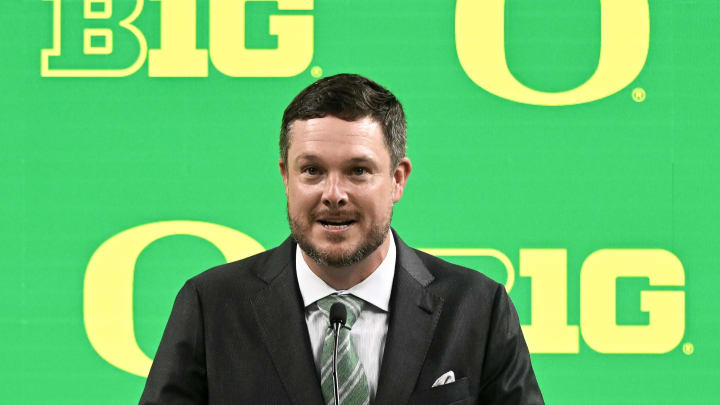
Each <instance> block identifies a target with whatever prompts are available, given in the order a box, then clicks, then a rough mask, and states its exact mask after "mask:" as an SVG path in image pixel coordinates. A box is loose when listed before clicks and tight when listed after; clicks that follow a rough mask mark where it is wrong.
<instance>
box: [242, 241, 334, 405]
mask: <svg viewBox="0 0 720 405" xmlns="http://www.w3.org/2000/svg"><path fill="white" fill-rule="evenodd" d="M294 258H295V246H294V243H293V242H292V241H291V239H289V238H288V240H286V241H285V243H283V244H282V245H280V246H279V247H278V248H277V249H275V252H274V253H273V255H272V256H271V257H270V259H269V260H268V262H267V264H265V265H263V268H262V269H258V276H259V277H260V278H262V279H263V280H265V282H266V283H268V286H267V287H266V288H265V289H263V290H261V291H260V292H259V293H258V294H257V295H256V296H255V297H253V298H252V299H251V302H252V306H253V309H254V311H255V315H256V318H257V322H258V324H259V326H260V330H261V331H262V333H263V337H264V341H265V345H266V346H267V349H268V352H269V353H270V357H271V358H272V361H273V363H274V364H275V368H276V370H277V373H278V375H279V376H280V380H281V381H282V383H283V385H284V386H285V389H286V391H287V393H288V395H289V396H290V400H291V401H292V403H293V404H296V405H304V404H322V403H323V397H322V392H321V390H320V380H319V378H318V376H317V371H316V368H315V360H314V359H313V356H312V350H311V349H310V338H309V336H308V331H307V324H306V323H305V313H304V310H303V304H302V299H301V297H300V292H299V290H298V287H297V281H296V277H295V264H294Z"/></svg>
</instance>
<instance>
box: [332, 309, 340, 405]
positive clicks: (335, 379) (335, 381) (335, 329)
mask: <svg viewBox="0 0 720 405" xmlns="http://www.w3.org/2000/svg"><path fill="white" fill-rule="evenodd" d="M333 332H334V333H335V349H334V350H333V369H332V377H333V387H334V388H333V392H334V393H335V405H340V387H339V384H338V375H337V354H338V339H339V338H340V323H339V322H337V323H334V324H333Z"/></svg>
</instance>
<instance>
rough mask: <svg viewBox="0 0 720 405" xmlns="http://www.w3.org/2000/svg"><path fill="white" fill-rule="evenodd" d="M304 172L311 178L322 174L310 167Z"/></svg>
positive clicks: (315, 168)
mask: <svg viewBox="0 0 720 405" xmlns="http://www.w3.org/2000/svg"><path fill="white" fill-rule="evenodd" d="M302 172H303V173H305V174H309V175H310V176H316V175H318V174H319V173H320V170H318V168H317V167H315V166H308V167H305V168H303V169H302Z"/></svg>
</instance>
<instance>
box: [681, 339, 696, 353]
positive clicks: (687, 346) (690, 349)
mask: <svg viewBox="0 0 720 405" xmlns="http://www.w3.org/2000/svg"><path fill="white" fill-rule="evenodd" d="M694 352H695V346H693V344H692V343H689V342H688V343H685V344H684V345H683V353H685V354H687V355H688V356H689V355H691V354H693V353H694Z"/></svg>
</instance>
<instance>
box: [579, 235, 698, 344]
mask: <svg viewBox="0 0 720 405" xmlns="http://www.w3.org/2000/svg"><path fill="white" fill-rule="evenodd" d="M619 277H647V278H649V280H650V285H652V286H683V285H685V271H684V269H683V266H682V263H680V260H678V258H677V257H676V256H675V255H673V254H672V253H670V252H668V251H666V250H661V249H632V250H631V249H604V250H598V251H597V252H594V253H593V254H591V255H590V256H588V258H587V259H585V263H583V266H582V270H581V273H580V309H581V314H582V315H581V319H580V327H581V330H582V334H583V338H584V339H585V342H587V344H588V346H590V347H591V348H593V349H594V350H595V351H598V352H600V353H666V352H669V351H670V350H672V349H673V348H675V347H676V346H677V345H678V344H679V343H680V340H681V339H682V337H683V334H684V333H685V292H684V291H642V292H641V293H640V309H641V310H643V311H646V312H649V313H650V323H649V325H647V326H635V325H617V323H616V318H615V312H616V280H617V279H618V278H619Z"/></svg>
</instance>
